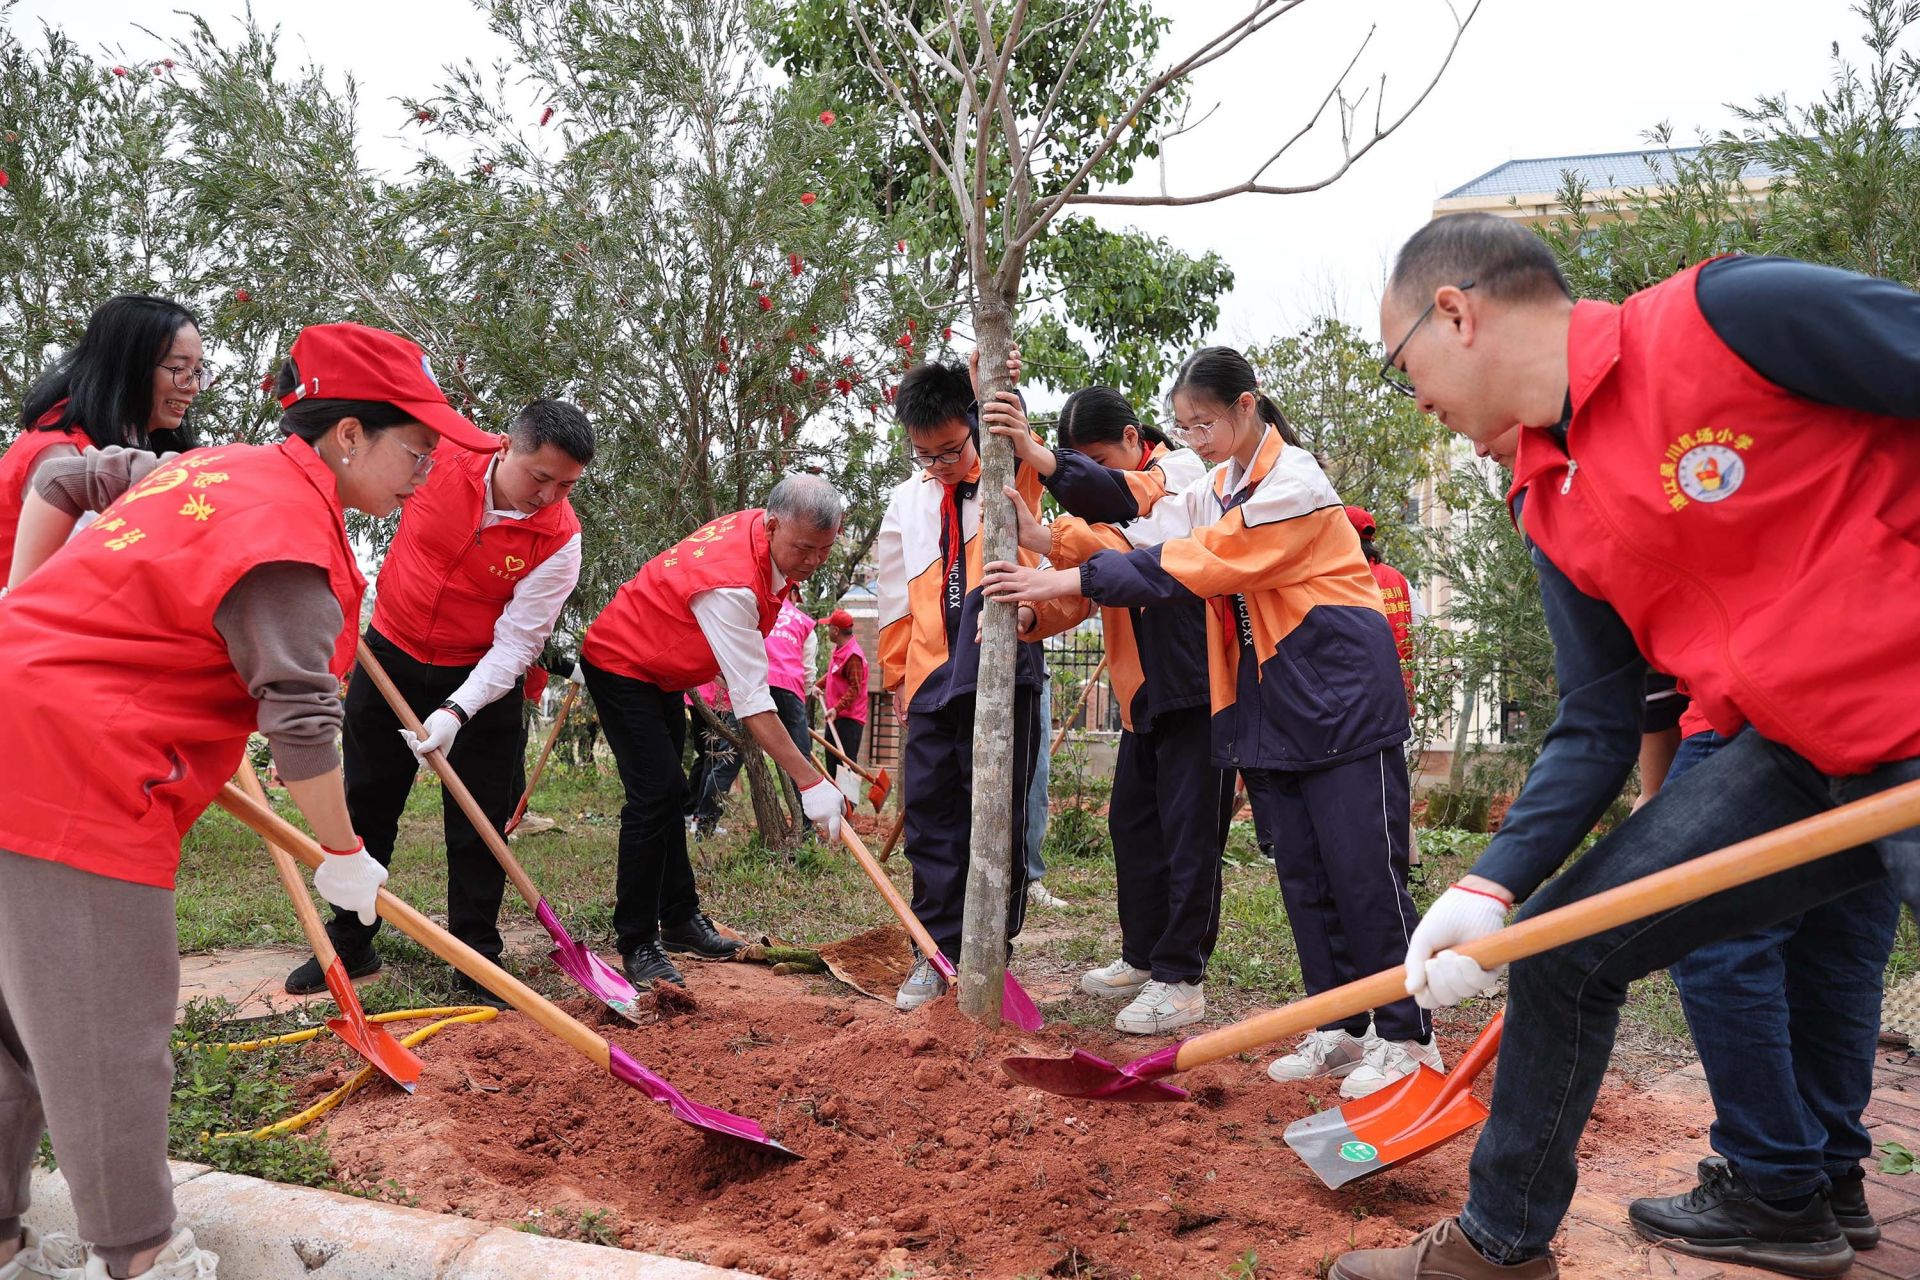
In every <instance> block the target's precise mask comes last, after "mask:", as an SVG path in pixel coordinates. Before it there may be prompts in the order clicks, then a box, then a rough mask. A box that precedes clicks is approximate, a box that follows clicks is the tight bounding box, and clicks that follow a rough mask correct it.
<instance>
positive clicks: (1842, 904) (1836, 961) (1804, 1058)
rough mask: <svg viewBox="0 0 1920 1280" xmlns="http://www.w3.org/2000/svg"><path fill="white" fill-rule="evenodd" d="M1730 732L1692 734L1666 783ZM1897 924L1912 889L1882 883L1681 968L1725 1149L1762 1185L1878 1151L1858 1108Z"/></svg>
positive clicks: (1716, 1140)
mask: <svg viewBox="0 0 1920 1280" xmlns="http://www.w3.org/2000/svg"><path fill="white" fill-rule="evenodd" d="M1725 741H1726V740H1725V739H1724V738H1721V737H1720V736H1719V735H1718V734H1714V733H1700V734H1695V735H1694V736H1693V737H1691V738H1688V739H1686V740H1685V741H1683V742H1682V743H1681V744H1680V750H1679V752H1678V753H1677V754H1676V755H1675V756H1674V758H1673V767H1672V769H1671V770H1670V771H1669V772H1668V774H1667V778H1668V780H1669V781H1672V780H1673V779H1675V778H1678V777H1679V776H1680V775H1681V774H1682V773H1684V772H1685V771H1687V770H1688V769H1691V768H1693V767H1694V766H1695V765H1697V764H1699V763H1700V762H1701V761H1703V760H1705V759H1707V757H1708V756H1710V755H1711V754H1712V753H1713V752H1714V751H1715V750H1716V749H1717V748H1718V747H1719V746H1720V745H1721V744H1723V743H1724V742H1725ZM1899 924H1900V898H1899V896H1898V895H1897V894H1895V893H1894V891H1893V886H1892V885H1891V884H1890V883H1888V882H1887V881H1885V880H1881V881H1877V882H1876V883H1873V884H1870V885H1866V886H1865V887H1863V888H1860V889H1856V890H1854V891H1853V892H1852V893H1850V894H1847V895H1846V896H1845V897H1842V898H1835V899H1834V900H1833V901H1832V902H1828V903H1823V904H1821V905H1820V906H1817V907H1814V908H1812V909H1811V910H1808V911H1803V912H1801V913H1800V914H1798V915H1793V916H1788V917H1787V918H1786V919H1785V920H1782V921H1780V922H1779V923H1778V924H1775V925H1771V926H1769V927H1768V928H1765V929H1762V930H1759V931H1758V932H1756V933H1748V934H1742V935H1741V936H1740V937H1738V938H1729V939H1727V940H1726V941H1725V942H1710V943H1708V944H1707V945H1706V946H1704V947H1701V948H1700V949H1699V950H1697V951H1694V952H1692V953H1691V954H1689V955H1687V956H1684V957H1682V958H1681V959H1680V960H1679V961H1678V962H1676V963H1675V964H1674V966H1673V969H1672V972H1673V981H1674V984H1675V985H1676V986H1678V987H1679V988H1680V1001H1681V1004H1682V1005H1683V1006H1684V1007H1685V1009H1686V1011H1687V1025H1688V1027H1690V1028H1691V1029H1692V1031H1693V1041H1694V1044H1695V1045H1696V1046H1698V1047H1699V1050H1700V1064H1701V1066H1702V1067H1703V1068H1704V1069H1705V1070H1706V1073H1707V1087H1708V1088H1709V1089H1711V1090H1712V1092H1713V1109H1714V1122H1713V1135H1712V1137H1713V1149H1714V1150H1715V1151H1717V1152H1719V1153H1720V1154H1721V1155H1723V1156H1725V1157H1726V1158H1727V1161H1728V1163H1730V1164H1731V1165H1732V1166H1733V1167H1734V1170H1735V1171H1736V1172H1738V1173H1739V1174H1740V1176H1741V1177H1742V1178H1744V1179H1746V1181H1747V1185H1749V1186H1751V1187H1752V1188H1753V1189H1754V1191H1755V1192H1756V1193H1757V1194H1759V1195H1761V1196H1763V1197H1765V1198H1767V1199H1770V1200H1786V1199H1791V1198H1793V1197H1797V1196H1804V1195H1808V1194H1810V1193H1812V1192H1815V1191H1818V1190H1820V1189H1821V1188H1822V1187H1824V1186H1826V1185H1827V1184H1828V1183H1829V1182H1830V1181H1831V1180H1832V1179H1834V1178H1844V1177H1852V1176H1854V1174H1855V1173H1856V1172H1857V1171H1858V1169H1859V1166H1860V1161H1862V1160H1863V1159H1865V1158H1866V1157H1867V1156H1868V1155H1870V1154H1872V1152H1873V1140H1872V1139H1871V1138H1869V1137H1868V1136H1867V1130H1866V1127H1865V1126H1864V1125H1862V1124H1861V1123H1860V1113H1861V1112H1862V1111H1864V1110H1866V1106H1867V1102H1868V1100H1869V1099H1870V1098H1871V1097H1872V1096H1873V1053H1874V1046H1875V1045H1876V1044H1877V1043H1878V1041H1879V1038H1880V1005H1881V997H1882V992H1881V980H1882V975H1883V974H1884V973H1885V972H1886V967H1887V956H1888V955H1889V954H1890V953H1891V952H1892V950H1893V935H1894V931H1895V930H1896V929H1897V928H1898V927H1899Z"/></svg>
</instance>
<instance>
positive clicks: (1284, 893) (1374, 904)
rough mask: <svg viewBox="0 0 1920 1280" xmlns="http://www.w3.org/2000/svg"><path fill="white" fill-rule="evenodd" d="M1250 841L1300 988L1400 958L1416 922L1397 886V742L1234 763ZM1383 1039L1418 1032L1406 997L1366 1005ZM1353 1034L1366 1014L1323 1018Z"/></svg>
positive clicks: (1401, 779)
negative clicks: (1292, 768)
mask: <svg viewBox="0 0 1920 1280" xmlns="http://www.w3.org/2000/svg"><path fill="white" fill-rule="evenodd" d="M1241 773H1242V776H1244V777H1245V778H1246V780H1247V796H1248V798H1249V799H1251V800H1252V801H1253V825H1254V829H1255V830H1256V831H1257V832H1258V833H1259V836H1260V849H1261V851H1262V852H1263V853H1265V854H1266V855H1267V856H1268V857H1270V858H1272V859H1273V863H1274V870H1275V871H1277V872H1278V873H1279V876H1280V897H1281V900H1282V901H1283V902H1285V903H1286V907H1287V924H1288V925H1289V927H1291V928H1292V930H1293V945H1294V949H1295V950H1296V951H1297V952H1298V953H1299V956H1300V977H1301V979H1302V980H1303V981H1304V982H1305V984H1306V988H1307V994H1308V995H1317V994H1318V993H1320V992H1322V991H1326V990H1328V989H1329V988H1332V987H1337V986H1341V985H1343V984H1345V983H1348V982H1353V981H1355V980H1357V979H1359V978H1365V977H1370V976H1372V975H1373V974H1376V973H1378V972H1380V971H1381V970H1383V969H1391V968H1393V967H1394V966H1396V965H1401V964H1405V963H1406V959H1407V941H1408V939H1409V938H1411V937H1412V936H1413V927H1414V925H1416V924H1418V923H1419V921H1420V913H1419V911H1417V910H1416V909H1415V908H1414V905H1413V898H1412V897H1411V896H1409V895H1408V893H1407V836H1408V832H1409V826H1408V822H1407V814H1408V793H1407V758H1406V757H1405V756H1404V755H1402V754H1401V752H1400V748H1399V747H1398V746H1392V747H1388V748H1386V749H1384V750H1382V751H1376V752H1375V753H1373V754H1372V755H1369V756H1362V757H1360V758H1359V759H1358V760H1349V761H1347V762H1346V763H1345V764H1337V765H1334V766H1333V767H1332V768H1331V769H1316V770H1313V771H1310V772H1304V771H1303V772H1282V771H1280V770H1277V769H1244V770H1242V771H1241ZM1373 1025H1374V1030H1375V1031H1376V1032H1378V1033H1379V1035H1380V1037H1381V1038H1382V1039H1384V1040H1425V1039H1426V1038H1427V1037H1428V1036H1430V1035H1431V1034H1433V1022H1432V1020H1431V1019H1430V1018H1429V1016H1428V1014H1427V1011H1426V1010H1425V1009H1422V1008H1420V1007H1419V1006H1418V1005H1416V1004H1415V1003H1414V1002H1413V998H1412V997H1411V996H1409V997H1407V998H1405V999H1402V1000H1395V1001H1394V1002H1393V1003H1392V1004H1388V1005H1383V1006H1382V1007H1380V1008H1378V1009H1375V1010H1374V1011H1373ZM1335 1027H1338V1028H1342V1029H1344V1030H1346V1031H1348V1032H1351V1033H1352V1034H1353V1035H1356V1036H1357V1035H1361V1034H1362V1033H1364V1032H1365V1031H1366V1029H1367V1017H1366V1015H1365V1014H1361V1015H1359V1016H1358V1017H1354V1018H1348V1019H1346V1020H1345V1021H1343V1022H1337V1023H1331V1024H1329V1025H1328V1026H1327V1027H1324V1028H1322V1029H1323V1030H1332V1029H1334V1028H1335Z"/></svg>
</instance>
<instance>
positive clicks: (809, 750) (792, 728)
mask: <svg viewBox="0 0 1920 1280" xmlns="http://www.w3.org/2000/svg"><path fill="white" fill-rule="evenodd" d="M767 692H768V693H770V694H772V695H773V709H774V710H775V711H777V712H779V713H780V723H781V724H783V725H785V726H786V729H787V736H788V737H789V738H792V739H793V747H794V750H796V751H798V752H799V753H800V754H801V755H803V756H806V757H807V758H808V759H809V760H811V759H812V758H813V739H812V738H810V737H808V736H807V730H808V729H810V728H812V727H813V722H812V721H811V720H810V719H808V716H807V700H806V699H805V698H803V697H801V696H800V695H799V694H797V693H795V692H794V691H793V690H791V689H773V688H769V689H768V690H767Z"/></svg>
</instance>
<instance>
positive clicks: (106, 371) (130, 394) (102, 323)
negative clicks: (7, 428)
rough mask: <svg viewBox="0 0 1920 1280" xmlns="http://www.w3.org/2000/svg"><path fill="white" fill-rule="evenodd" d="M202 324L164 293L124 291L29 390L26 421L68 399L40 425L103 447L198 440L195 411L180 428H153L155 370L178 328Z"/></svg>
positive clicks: (30, 426) (29, 424) (159, 447)
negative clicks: (77, 434) (74, 433)
mask: <svg viewBox="0 0 1920 1280" xmlns="http://www.w3.org/2000/svg"><path fill="white" fill-rule="evenodd" d="M187 325H193V326H194V327H195V328H198V327H199V325H198V323H197V322H196V321H195V320H194V318H193V312H191V311H189V310H187V309H186V308H185V307H183V306H181V305H180V304H179V303H177V302H172V301H169V300H168V299H166V298H152V297H148V296H147V295H145V294H140V293H123V294H121V295H120V296H119V297H117V298H109V299H107V300H106V301H105V302H103V303H101V304H100V306H99V307H98V308H97V309H96V310H95V311H94V313H93V315H92V316H91V317H89V318H88V320H87V331H86V333H85V334H83V335H82V336H81V338H80V343H79V345H78V346H76V347H74V348H73V350H71V351H69V352H67V353H66V354H64V355H62V356H61V357H60V358H59V359H57V360H55V361H54V362H53V364H52V366H51V367H49V368H48V369H47V371H46V372H45V373H43V374H41V375H40V377H39V379H38V380H37V381H36V382H35V383H34V384H33V387H32V389H31V390H29V391H28V392H27V399H26V403H25V404H23V405H22V406H21V409H20V427H21V429H22V430H23V431H31V430H34V424H35V423H37V422H38V421H40V419H41V418H43V417H45V416H46V414H47V413H48V411H49V410H51V409H52V408H53V407H54V406H55V405H57V404H59V403H60V402H61V401H62V400H64V401H66V402H67V403H66V407H65V408H63V409H61V411H60V415H59V417H58V418H56V419H55V420H54V421H52V422H51V423H49V424H48V425H47V426H46V427H44V428H42V430H47V431H67V430H72V429H75V428H77V429H79V430H81V431H84V432H85V433H86V435H87V438H88V439H89V440H92V441H93V443H94V445H95V446H96V447H98V448H102V449H104V448H107V447H109V446H112V445H130V446H132V447H134V448H136V449H148V450H152V451H153V452H155V453H164V452H167V451H169V450H183V449H191V448H193V446H194V433H193V417H192V414H191V412H189V414H188V416H187V417H186V418H185V419H184V420H182V421H181V423H180V425H179V426H178V427H177V428H173V429H171V430H166V431H148V430H147V424H148V423H149V422H151V421H152V420H153V373H154V370H155V369H156V368H158V367H159V365H160V362H161V361H162V360H164V359H166V358H167V351H168V349H169V348H171V347H172V346H173V339H174V335H176V334H178V333H179V332H180V330H181V329H183V328H185V327H186V326H187Z"/></svg>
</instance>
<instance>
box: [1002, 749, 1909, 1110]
mask: <svg viewBox="0 0 1920 1280" xmlns="http://www.w3.org/2000/svg"><path fill="white" fill-rule="evenodd" d="M1912 826H1920V781H1915V782H1906V783H1902V784H1901V785H1900V786H1897V787H1889V788H1888V789H1887V790H1885V791H1882V792H1880V793H1879V794H1878V795H1873V796H1868V797H1867V798H1866V799H1864V800H1855V801H1854V802H1853V803H1851V804H1844V805H1841V806H1840V807H1839V808H1837V809H1833V810H1831V811H1829V812H1827V813H1822V814H1819V815H1816V816H1815V817H1811V818H1804V819H1802V820H1801V821H1799V822H1795V823H1792V824H1790V825H1788V826H1784V827H1781V828H1780V829H1778V830H1777V831H1769V832H1766V833H1765V834H1764V835H1758V836H1754V837H1753V838H1752V839H1749V840H1742V841H1741V842H1740V843H1739V844H1735V845H1729V846H1728V847H1727V848H1725V849H1722V850H1720V851H1719V852H1718V853H1709V854H1704V855H1702V856H1701V857H1698V858H1694V859H1691V860H1690V861H1687V862H1683V863H1681V864H1680V865H1679V866H1677V867H1668V868H1667V869H1666V870H1665V871H1657V872H1655V873H1654V874H1653V875H1650V876H1643V877H1642V878H1641V879H1638V880H1632V881H1629V882H1627V883H1626V884H1623V885H1616V886H1615V887H1614V888H1612V889H1609V890H1607V891H1606V892H1605V893H1597V894H1595V895H1594V896H1593V897H1591V898H1582V899H1581V900H1580V901H1578V902H1570V903H1568V904H1567V905H1566V906H1564V907H1558V908H1556V909H1554V910H1552V911H1548V912H1544V913H1542V914H1540V915H1537V916H1534V917H1533V918H1531V919H1528V920H1522V921H1521V922H1520V923H1519V924H1514V925H1508V926H1507V927H1506V928H1504V929H1501V930H1500V931H1498V932H1497V933H1490V934H1488V935H1487V936H1486V937H1484V938H1480V939H1478V940H1477V941H1474V942H1469V943H1467V944H1466V945H1465V946H1462V947H1456V948H1454V950H1456V951H1458V952H1459V953H1460V954H1461V955H1463V956H1466V957H1467V958H1468V959H1470V960H1473V961H1474V962H1476V963H1477V964H1479V965H1480V967H1481V968H1483V969H1487V970H1493V969H1497V968H1499V967H1500V966H1501V965H1504V964H1511V963H1512V962H1513V961H1515V960H1523V959H1525V958H1526V957H1528V956H1536V955H1539V954H1540V953H1541V952H1543V951H1551V950H1553V949H1554V948H1555V947H1558V946H1563V945H1565V944H1566V943H1569V942H1577V941H1578V940H1580V939H1581V938H1589V937H1592V936H1593V935H1594V934H1596V933H1603V932H1605V931H1606V930H1608V929H1612V928H1614V927H1616V926H1618V925H1623V924H1627V923H1630V922H1631V921H1634V920H1640V919H1644V918H1646V917H1647V916H1652V915H1658V914H1659V913H1660V912H1662V911H1671V910H1672V909H1673V908H1675V907H1679V906H1684V905H1686V904H1687V903H1689V902H1695V901H1698V900H1699V899H1701V898H1705V897H1708V896H1710V895H1712V894H1716V893H1719V892H1721V891H1723V890H1726V889H1732V888H1735V887H1736V886H1739V885H1743V884H1748V883H1750V882H1752V881H1754V880H1759V879H1762V878H1763V877H1766V876H1770V875H1773V874H1774V873H1776V872H1779V871H1786V870H1788V869H1790V868H1793V867H1797V866H1800V865H1802V864H1804V863H1808V862H1813V861H1815V860H1816V859H1819V858H1824V857H1826V856H1828V855H1829V854H1834V853H1839V852H1841V851H1842V850H1845V849H1852V848H1855V847H1857V846H1859V845H1863V844H1872V843H1873V842H1874V841H1875V840H1878V839H1880V838H1882V837H1883V836H1888V835H1891V834H1893V833H1894V832H1896V831H1904V830H1906V829H1907V828H1908V827H1912ZM1406 994H1407V988H1406V974H1405V971H1404V970H1402V969H1399V968H1394V969H1388V970H1386V971H1384V972H1382V973H1376V974H1374V975H1373V976H1372V977H1370V978H1361V979H1360V980H1359V981H1357V982H1349V983H1347V984H1346V985H1345V986H1343V987H1334V988H1333V989H1332V990H1330V991H1322V992H1321V993H1320V994H1318V995H1313V996H1308V997H1307V998H1306V999H1304V1000H1296V1001H1294V1002H1293V1003H1292V1004H1290V1005H1287V1006H1285V1007H1283V1008H1279V1009H1270V1010H1268V1011H1267V1012H1266V1013H1260V1014H1255V1015H1254V1016H1253V1017H1251V1018H1246V1019H1244V1020H1242V1021H1240V1022H1236V1023H1234V1024H1233V1025H1232V1026H1227V1027H1221V1028H1219V1029H1218V1030H1215V1031H1209V1032H1207V1033H1206V1034H1205V1035H1202V1036H1195V1037H1194V1038H1193V1039H1191V1040H1182V1041H1179V1042H1178V1043H1176V1044H1170V1045H1168V1046H1167V1047H1166V1048H1164V1049H1162V1050H1160V1051H1159V1052H1157V1053H1150V1054H1148V1055H1147V1056H1146V1057H1144V1058H1135V1059H1134V1060H1133V1061H1132V1062H1129V1063H1127V1064H1126V1065H1125V1066H1124V1067H1120V1066H1115V1065H1114V1064H1113V1063H1111V1062H1108V1061H1107V1060H1106V1059H1104V1058H1098V1057H1095V1056H1094V1055H1093V1054H1090V1053H1087V1052H1086V1051H1085V1050H1081V1049H1076V1050H1074V1052H1073V1056H1072V1057H1069V1058H1024V1057H1023V1058H1007V1059H1004V1060H1003V1061H1002V1062H1001V1063H1000V1066H1001V1069H1002V1070H1004V1071H1005V1072H1006V1073H1007V1074H1008V1075H1010V1076H1012V1077H1013V1078H1014V1079H1015V1080H1018V1081H1020V1082H1021V1083H1022V1084H1028V1085H1032V1086H1033V1087H1034V1088H1036V1089H1044V1090H1046V1091H1047V1092H1048V1093H1057V1094H1059V1095H1061V1096H1062V1097H1067V1098H1103V1099H1110V1100H1113V1101H1119V1102H1178V1101H1179V1100H1180V1099H1182V1098H1185V1097H1186V1096H1187V1094H1186V1090H1184V1089H1178V1088H1175V1087H1174V1086H1173V1085H1170V1084H1164V1083H1162V1082H1161V1077H1162V1076H1170V1075H1172V1074H1173V1073H1174V1072H1176V1071H1187V1070H1190V1069H1192V1068H1194V1067H1197V1066H1200V1065H1201V1064H1203V1063H1208V1062H1217V1061H1219V1060H1220V1059H1221V1058H1228V1057H1232V1056H1233V1055H1234V1054H1236V1053H1242V1052H1244V1051H1246V1050H1248V1049H1257V1048H1259V1047H1260V1046H1262V1045H1266V1044H1271V1043H1273V1042H1274V1041H1276V1040H1284V1039H1286V1038H1288V1037H1290V1036H1296V1035H1300V1034H1302V1033H1303V1032H1307V1031H1311V1030H1312V1029H1313V1028H1315V1027H1320V1026H1325V1025H1327V1024H1328V1023H1332V1022H1339V1021H1341V1020H1342V1019H1345V1018H1352V1017H1355V1016H1357V1015H1359V1014H1362V1013H1365V1012H1366V1011H1367V1010H1369V1009H1377V1008H1379V1007H1380V1006H1381V1005H1385V1004H1391V1003H1393V1002H1394V1001H1395V1000H1401V999H1404V998H1405V997H1406Z"/></svg>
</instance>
